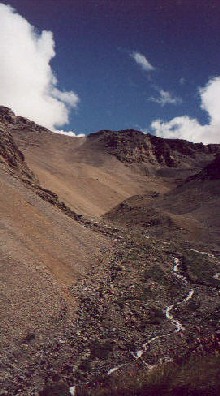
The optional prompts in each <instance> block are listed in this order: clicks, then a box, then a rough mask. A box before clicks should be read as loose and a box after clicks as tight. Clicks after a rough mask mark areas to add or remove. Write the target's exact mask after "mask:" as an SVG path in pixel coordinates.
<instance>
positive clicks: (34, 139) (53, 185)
mask: <svg viewBox="0 0 220 396" xmlns="http://www.w3.org/2000/svg"><path fill="white" fill-rule="evenodd" d="M4 111H5V109H4ZM0 117H1V112H0ZM6 121H7V122H8V120H6ZM9 123H10V130H11V131H12V133H13V137H14V139H15V141H16V143H17V145H18V147H19V149H20V150H21V151H22V152H23V153H24V154H25V158H26V161H27V163H28V165H29V167H30V168H31V169H32V170H33V171H34V172H35V174H36V175H37V177H38V178H39V180H40V182H41V184H42V186H43V187H45V188H49V189H50V190H52V191H54V192H56V193H57V194H58V195H59V197H60V198H61V199H62V200H63V201H64V202H65V203H66V204H67V205H68V206H70V207H71V208H72V209H73V210H75V211H76V212H78V213H82V214H87V215H92V216H99V215H102V214H104V213H105V212H107V211H109V210H110V209H111V208H113V207H114V206H116V205H117V204H119V203H120V202H121V201H123V200H124V199H126V198H128V197H130V196H132V195H135V194H143V193H145V192H148V191H151V190H155V191H158V192H165V191H168V190H169V189H170V188H171V187H173V186H174V185H175V184H176V182H178V181H180V180H182V179H184V178H185V177H188V176H190V175H192V174H194V173H197V172H199V170H200V169H201V168H202V167H203V166H204V165H206V164H207V163H208V162H210V161H211V160H212V159H213V158H214V153H215V152H217V151H218V150H219V146H218V145H209V146H207V147H206V146H203V145H202V144H192V143H189V142H184V141H179V140H164V139H160V138H156V137H154V136H150V135H144V134H143V133H141V132H138V131H133V130H127V131H119V132H112V131H100V132H98V133H95V134H91V135H89V136H88V137H84V138H74V137H71V138H70V137H67V136H63V135H59V134H54V133H51V132H50V131H48V130H46V129H45V128H41V127H40V126H38V125H36V124H34V123H33V122H31V121H29V120H26V119H24V118H22V117H14V118H13V119H9Z"/></svg>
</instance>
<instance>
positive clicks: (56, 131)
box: [52, 129, 85, 137]
mask: <svg viewBox="0 0 220 396" xmlns="http://www.w3.org/2000/svg"><path fill="white" fill-rule="evenodd" d="M52 132H54V133H59V134H60V135H66V136H68V137H84V136H85V134H84V133H78V134H77V133H75V132H73V131H63V130H62V129H59V130H53V131H52Z"/></svg>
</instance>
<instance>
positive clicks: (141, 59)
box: [131, 52, 154, 71]
mask: <svg viewBox="0 0 220 396" xmlns="http://www.w3.org/2000/svg"><path fill="white" fill-rule="evenodd" d="M131 57H132V58H133V59H134V60H135V62H136V63H137V64H138V65H140V66H141V67H142V69H143V70H145V71H152V70H154V67H153V66H152V65H151V64H150V62H149V61H148V60H147V58H146V57H145V56H144V55H142V54H140V53H139V52H133V53H132V54H131Z"/></svg>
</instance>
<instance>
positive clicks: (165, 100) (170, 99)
mask: <svg viewBox="0 0 220 396" xmlns="http://www.w3.org/2000/svg"><path fill="white" fill-rule="evenodd" d="M149 100H150V101H151V102H155V103H159V104H160V105H161V106H162V107H164V106H165V105H166V104H173V105H177V104H179V103H181V102H182V100H181V98H178V97H176V96H173V95H172V94H171V93H170V92H168V91H164V90H163V89H160V90H159V97H157V98H155V97H151V98H150V99H149Z"/></svg>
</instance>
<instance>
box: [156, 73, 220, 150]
mask: <svg viewBox="0 0 220 396" xmlns="http://www.w3.org/2000/svg"><path fill="white" fill-rule="evenodd" d="M199 94H200V98H201V108H202V109H203V110H205V111H206V112H207V113H208V115H209V123H208V124H205V125H201V124H200V123H199V121H198V120H196V119H193V118H190V117H188V116H181V117H175V118H173V119H172V120H170V121H168V122H164V121H162V120H155V121H153V122H152V123H151V129H152V130H153V131H154V132H155V134H156V136H161V137H164V138H177V139H185V140H189V141H192V142H195V143H199V142H203V143H204V144H208V143H220V106H219V103H220V77H215V78H212V79H210V80H209V81H208V83H207V85H206V86H205V87H203V88H200V89H199Z"/></svg>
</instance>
